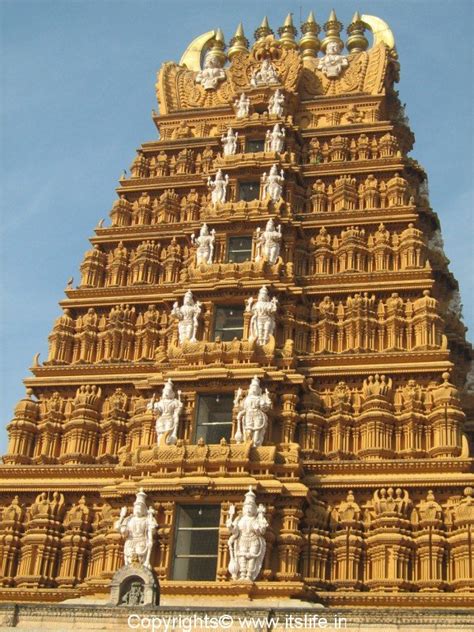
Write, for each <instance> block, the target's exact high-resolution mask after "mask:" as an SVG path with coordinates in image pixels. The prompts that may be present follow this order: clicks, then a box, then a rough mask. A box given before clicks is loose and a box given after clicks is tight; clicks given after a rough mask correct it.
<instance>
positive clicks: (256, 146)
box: [245, 138, 265, 154]
mask: <svg viewBox="0 0 474 632" xmlns="http://www.w3.org/2000/svg"><path fill="white" fill-rule="evenodd" d="M264 149H265V141H264V140H263V138H259V139H249V140H248V141H247V142H246V143H245V151H246V153H248V154H255V153H257V152H258V151H263V150H264Z"/></svg>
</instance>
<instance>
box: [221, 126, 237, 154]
mask: <svg viewBox="0 0 474 632" xmlns="http://www.w3.org/2000/svg"><path fill="white" fill-rule="evenodd" d="M238 136H239V132H235V133H234V130H233V129H232V127H229V129H228V130H227V134H223V135H222V137H221V141H222V147H223V150H224V156H233V155H234V154H236V153H237V138H238Z"/></svg>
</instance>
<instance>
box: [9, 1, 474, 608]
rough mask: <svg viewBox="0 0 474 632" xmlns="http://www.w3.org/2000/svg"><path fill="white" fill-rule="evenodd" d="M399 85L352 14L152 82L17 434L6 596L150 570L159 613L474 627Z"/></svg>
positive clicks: (469, 528)
mask: <svg viewBox="0 0 474 632" xmlns="http://www.w3.org/2000/svg"><path fill="white" fill-rule="evenodd" d="M381 25H382V26H383V28H382V26H381ZM343 38H345V39H343ZM369 40H370V42H369ZM183 44H185V43H184V42H183ZM183 47H184V46H183ZM398 79H399V62H398V55H397V52H396V48H395V41H394V38H393V35H392V33H391V31H390V29H389V27H388V25H386V24H385V23H384V22H382V20H380V19H379V18H376V17H374V16H370V15H359V14H358V13H356V14H355V15H354V18H353V20H352V22H351V23H350V24H349V25H348V27H347V36H345V35H344V32H343V27H342V24H341V23H340V22H339V20H338V19H337V17H336V14H335V13H334V12H332V13H331V14H330V16H329V19H328V21H327V22H326V23H324V24H322V25H321V26H320V25H318V24H317V22H316V20H315V18H314V15H313V14H312V13H311V14H310V15H309V17H308V19H307V21H306V22H304V23H303V24H302V25H301V33H300V35H299V36H298V34H297V31H296V28H295V27H294V25H293V21H292V18H291V15H289V16H288V18H287V19H286V20H285V22H284V25H283V26H282V27H281V28H279V29H278V30H277V32H274V31H273V30H272V29H271V28H270V26H269V23H268V20H267V19H266V18H265V19H264V20H263V22H262V24H261V26H260V27H259V28H257V30H256V31H255V42H254V43H253V44H250V43H249V41H248V40H247V38H246V36H245V34H244V31H243V28H242V25H239V27H238V28H237V31H236V33H235V35H234V37H232V38H231V40H230V41H229V43H228V45H227V46H226V44H225V42H224V36H223V33H222V32H221V30H220V29H218V30H215V31H210V32H208V33H206V34H204V35H202V36H200V37H198V38H197V39H196V40H195V41H194V42H192V43H191V44H190V46H189V47H188V49H187V51H186V53H185V54H184V55H183V57H182V59H181V61H180V63H174V62H167V63H165V64H164V65H163V66H162V67H161V70H160V71H159V73H158V81H157V84H156V91H157V99H158V104H159V113H157V112H154V113H153V120H154V123H155V125H156V128H157V131H158V140H151V141H147V142H145V143H144V144H143V145H142V146H141V147H140V148H139V149H138V151H137V154H136V157H135V158H134V160H133V162H132V165H131V168H130V173H129V175H125V174H124V175H123V176H122V177H121V178H120V182H119V186H118V189H117V194H118V195H117V199H116V200H115V202H113V205H112V208H111V210H110V214H109V217H110V220H109V221H107V222H104V221H103V220H102V221H100V222H99V224H98V225H97V227H96V229H95V234H94V236H93V237H92V238H91V240H90V242H91V248H90V250H88V251H87V252H86V253H85V255H84V259H83V261H82V263H81V265H80V282H79V283H78V284H77V286H73V285H72V284H70V285H69V286H68V287H67V288H66V295H65V298H63V300H62V301H61V303H60V307H61V309H60V313H59V314H58V318H57V320H56V321H55V322H54V324H53V326H52V329H51V333H50V335H49V355H48V357H47V358H45V359H44V361H40V359H39V358H38V357H37V356H36V357H35V361H34V366H32V368H31V372H32V376H31V377H28V378H27V379H25V386H26V394H25V396H24V398H23V399H21V400H20V401H19V402H18V404H17V406H16V408H15V411H14V415H13V418H12V420H11V421H10V423H9V424H8V426H7V430H8V434H9V447H8V452H7V454H6V455H5V456H4V457H3V465H1V466H0V511H1V521H0V599H1V600H2V601H3V602H7V603H16V604H19V606H18V607H19V608H20V609H21V607H24V606H23V605H22V604H24V603H25V602H26V603H28V602H29V603H31V602H36V603H38V602H41V603H44V602H50V603H51V602H64V601H66V600H76V601H77V600H80V599H81V598H86V597H87V598H89V599H92V598H94V599H99V600H100V599H103V600H104V603H105V602H106V601H107V600H109V598H110V589H111V582H112V579H113V578H114V576H115V574H116V573H117V572H119V571H120V569H122V567H125V568H128V567H130V568H132V567H133V565H134V564H135V565H136V566H137V568H138V567H139V568H140V569H141V570H140V573H141V574H142V575H141V576H143V577H145V578H148V577H150V578H152V577H154V578H156V582H157V586H156V589H157V590H159V594H160V599H161V602H162V603H165V604H166V603H168V604H172V603H174V604H185V603H187V602H186V600H187V599H189V598H190V596H192V598H193V599H198V598H199V599H201V600H205V599H207V600H208V601H209V600H210V596H212V604H213V605H218V604H219V600H223V602H224V601H225V602H226V603H229V602H231V601H232V600H234V602H235V603H240V604H244V605H245V604H249V603H252V600H253V601H254V602H255V603H256V602H258V603H259V604H262V603H266V602H268V603H269V604H271V603H272V600H280V602H282V601H284V600H285V599H287V600H290V599H291V600H292V601H293V602H295V601H298V600H299V601H300V602H306V603H307V604H309V606H308V607H310V605H311V603H313V604H315V605H318V607H320V608H321V607H324V608H329V609H331V608H339V609H341V608H342V609H343V608H351V609H352V611H357V609H359V610H360V611H361V612H362V611H363V609H364V608H365V609H370V608H382V609H385V610H386V609H388V608H393V609H403V608H406V609H411V611H412V612H421V611H423V612H429V611H430V609H436V611H437V612H438V613H440V612H441V614H439V617H440V620H442V619H443V616H444V615H443V614H442V613H443V612H449V611H451V612H453V611H456V610H462V609H463V608H467V607H469V606H472V604H473V602H474V578H473V568H474V562H473V560H472V552H473V550H474V490H473V483H474V478H473V460H472V458H471V457H470V454H472V446H473V437H474V379H473V377H472V376H473V374H474V373H470V361H471V347H470V345H469V344H468V343H467V342H466V337H465V331H466V328H465V326H464V325H463V323H462V314H461V302H460V295H459V289H458V284H457V281H456V280H455V279H454V277H453V275H452V274H451V272H450V271H449V268H448V263H449V262H448V260H447V258H446V255H445V253H444V251H443V240H442V236H441V231H440V223H439V220H438V217H437V215H436V213H435V212H434V211H433V209H432V208H431V207H430V203H429V199H428V187H427V176H426V174H425V172H424V170H423V168H422V166H420V164H419V163H418V162H417V161H416V160H415V159H414V158H412V157H410V156H409V153H410V151H411V149H412V147H413V144H414V135H413V133H412V131H411V130H410V128H409V124H408V120H407V118H406V115H405V112H404V109H403V107H402V105H401V103H400V101H399V99H398V96H397V91H396V89H395V84H396V82H397V81H398ZM453 221H454V220H453ZM120 577H121V575H120ZM132 579H133V578H132ZM132 579H130V581H129V586H128V588H129V590H128V592H126V593H123V594H122V593H120V594H119V592H117V595H118V597H117V599H118V600H119V601H120V603H123V604H135V605H136V604H140V603H142V602H141V601H140V599H142V597H143V594H144V590H145V588H146V586H145V588H144V585H143V584H142V583H140V580H139V578H138V579H133V581H132ZM114 581H115V580H114ZM117 581H118V580H117ZM146 581H148V580H146ZM149 581H150V586H151V584H152V579H150V580H149ZM114 585H115V584H114ZM115 587H116V589H117V591H119V588H120V587H119V586H118V584H117V586H115ZM150 590H151V589H150ZM153 590H155V588H153ZM150 594H151V593H150Z"/></svg>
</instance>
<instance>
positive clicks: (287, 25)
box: [278, 13, 297, 48]
mask: <svg viewBox="0 0 474 632" xmlns="http://www.w3.org/2000/svg"><path fill="white" fill-rule="evenodd" d="M296 34H297V30H296V29H295V27H294V25H293V16H292V14H291V13H288V15H287V16H286V19H285V22H284V23H283V26H280V28H279V29H278V35H279V36H280V42H281V44H282V46H284V47H285V48H297V44H296V40H295V38H296Z"/></svg>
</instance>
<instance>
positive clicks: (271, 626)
mask: <svg viewBox="0 0 474 632" xmlns="http://www.w3.org/2000/svg"><path fill="white" fill-rule="evenodd" d="M87 601H88V602H87ZM91 601H92V599H90V600H84V601H83V600H78V602H80V603H74V604H71V603H69V604H65V603H62V604H44V603H42V604H36V603H28V604H26V603H25V604H0V632H10V631H11V630H12V629H17V630H28V631H29V632H44V631H45V630H48V631H55V632H71V630H74V631H75V632H76V631H77V630H90V631H95V630H101V631H104V630H105V631H108V630H110V631H111V632H112V631H113V632H120V631H122V630H124V631H125V630H149V631H150V630H151V631H153V632H164V631H168V630H169V631H171V630H173V631H175V630H176V631H177V630H179V631H180V632H181V631H182V632H205V631H206V630H219V631H221V630H228V631H229V632H234V631H235V632H236V631H237V630H249V631H250V632H257V631H258V632H267V631H270V630H282V631H283V630H301V631H302V632H312V631H313V630H350V631H352V632H365V631H366V630H370V631H376V630H383V631H384V632H398V631H405V630H406V631H407V632H408V631H413V630H416V631H420V632H421V631H423V632H435V631H438V630H442V631H443V632H451V631H452V632H455V631H456V632H457V631H458V630H472V629H473V626H474V610H473V609H468V608H466V607H462V606H461V607H459V606H458V607H456V606H454V607H446V608H439V607H436V608H420V607H417V606H416V605H415V604H413V606H411V607H385V606H381V607H378V608H377V607H370V606H367V607H353V608H349V607H347V608H337V607H324V606H322V605H321V604H314V605H309V604H308V603H301V602H300V603H297V602H296V603H292V604H291V603H289V600H288V601H287V602H286V603H283V602H281V603H278V602H276V603H275V604H274V605H271V604H266V605H263V604H261V605H257V604H252V606H249V607H246V606H244V605H243V604H240V605H236V604H233V605H231V604H229V605H227V606H225V607H222V606H221V607H206V608H203V607H199V606H196V607H192V606H191V607H190V606H189V600H188V602H187V605H184V604H183V605H178V604H175V605H173V606H171V605H165V606H160V607H144V606H141V607H122V606H115V607H113V606H110V605H106V604H105V603H99V602H97V601H96V602H95V603H91ZM453 605H454V604H453Z"/></svg>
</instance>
